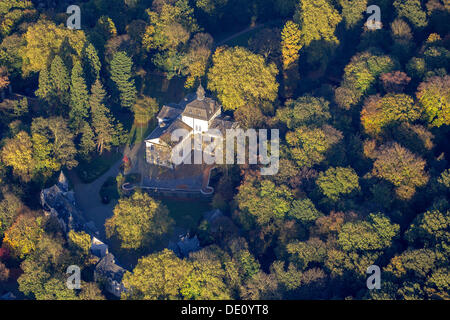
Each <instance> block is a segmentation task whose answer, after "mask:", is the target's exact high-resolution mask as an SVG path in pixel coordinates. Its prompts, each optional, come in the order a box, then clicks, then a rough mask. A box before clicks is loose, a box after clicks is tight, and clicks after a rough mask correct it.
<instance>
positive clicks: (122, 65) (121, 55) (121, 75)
mask: <svg viewBox="0 0 450 320" xmlns="http://www.w3.org/2000/svg"><path fill="white" fill-rule="evenodd" d="M132 68H133V61H132V60H131V58H130V57H129V56H128V55H127V54H126V52H123V51H119V52H116V53H115V54H114V57H113V59H112V61H111V80H112V81H114V83H115V84H116V87H117V90H118V91H119V93H120V104H121V106H122V107H124V108H131V107H132V106H133V104H134V103H135V101H136V95H137V91H136V87H135V84H134V79H133V78H132V73H131V70H132Z"/></svg>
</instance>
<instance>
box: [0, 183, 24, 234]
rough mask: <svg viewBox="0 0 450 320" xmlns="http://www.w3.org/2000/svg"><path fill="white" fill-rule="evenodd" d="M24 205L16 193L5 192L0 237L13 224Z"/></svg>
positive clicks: (0, 211)
mask: <svg viewBox="0 0 450 320" xmlns="http://www.w3.org/2000/svg"><path fill="white" fill-rule="evenodd" d="M22 206H23V205H22V202H21V201H20V199H19V198H17V197H16V196H15V195H14V194H12V193H11V192H3V199H2V201H0V237H3V235H4V234H5V231H6V230H8V229H9V227H11V226H12V224H13V223H14V221H15V220H16V217H17V216H18V214H19V209H20V208H22Z"/></svg>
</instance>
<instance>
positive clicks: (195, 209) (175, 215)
mask: <svg viewBox="0 0 450 320" xmlns="http://www.w3.org/2000/svg"><path fill="white" fill-rule="evenodd" d="M161 201H162V203H164V204H165V205H166V206H167V208H168V209H169V212H170V216H171V217H172V219H173V220H175V224H176V226H177V227H180V228H183V229H188V230H194V229H196V228H197V226H198V224H199V223H200V220H201V219H202V216H203V214H204V213H205V212H207V211H209V210H211V204H210V202H209V201H201V200H174V199H162V200H161Z"/></svg>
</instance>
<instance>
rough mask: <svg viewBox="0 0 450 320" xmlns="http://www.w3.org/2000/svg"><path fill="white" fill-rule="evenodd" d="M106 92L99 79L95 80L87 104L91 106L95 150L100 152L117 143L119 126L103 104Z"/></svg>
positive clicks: (118, 140) (119, 132)
mask: <svg viewBox="0 0 450 320" xmlns="http://www.w3.org/2000/svg"><path fill="white" fill-rule="evenodd" d="M105 95H106V92H105V90H104V89H103V86H102V83H101V82H100V80H98V79H97V80H96V81H95V83H94V84H93V86H92V88H91V95H90V98H89V105H90V107H91V115H92V128H93V131H94V133H95V139H94V140H93V141H94V142H95V144H96V146H97V151H98V152H99V153H100V154H102V153H103V150H110V149H111V146H113V145H119V143H120V140H121V139H120V137H119V136H120V134H121V127H120V126H119V124H117V125H115V119H114V117H113V116H112V115H111V113H110V111H109V110H108V108H107V107H106V106H105V105H104V99H105Z"/></svg>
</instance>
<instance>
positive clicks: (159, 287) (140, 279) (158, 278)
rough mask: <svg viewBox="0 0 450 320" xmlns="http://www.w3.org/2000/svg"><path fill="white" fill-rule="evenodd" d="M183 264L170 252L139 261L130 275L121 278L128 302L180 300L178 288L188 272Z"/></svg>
mask: <svg viewBox="0 0 450 320" xmlns="http://www.w3.org/2000/svg"><path fill="white" fill-rule="evenodd" d="M191 268H192V267H191V266H190V264H189V263H188V262H187V261H186V260H182V259H180V258H178V257H177V256H176V255H175V253H173V251H171V250H168V249H164V250H163V251H160V252H157V253H154V254H151V255H149V256H146V257H143V258H140V259H139V261H138V264H137V265H136V267H135V268H134V269H133V272H132V273H131V272H127V273H125V275H124V276H123V284H124V285H125V288H127V291H126V292H125V293H124V297H125V298H128V299H139V300H142V299H145V300H167V299H180V298H181V292H180V290H181V288H182V287H183V284H184V283H185V281H186V278H187V276H188V274H189V273H190V271H191Z"/></svg>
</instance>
